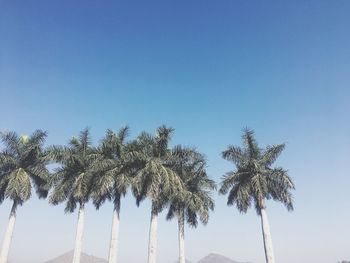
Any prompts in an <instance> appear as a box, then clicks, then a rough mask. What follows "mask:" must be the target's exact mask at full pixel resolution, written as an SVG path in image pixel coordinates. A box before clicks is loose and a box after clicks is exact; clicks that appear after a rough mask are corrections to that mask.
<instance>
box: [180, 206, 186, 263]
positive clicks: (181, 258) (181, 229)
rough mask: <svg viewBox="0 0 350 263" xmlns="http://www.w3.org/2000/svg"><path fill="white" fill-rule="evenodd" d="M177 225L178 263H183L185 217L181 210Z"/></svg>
mask: <svg viewBox="0 0 350 263" xmlns="http://www.w3.org/2000/svg"><path fill="white" fill-rule="evenodd" d="M178 225H179V263H185V260H186V259H185V215H184V210H183V209H181V210H180V213H179V218H178Z"/></svg>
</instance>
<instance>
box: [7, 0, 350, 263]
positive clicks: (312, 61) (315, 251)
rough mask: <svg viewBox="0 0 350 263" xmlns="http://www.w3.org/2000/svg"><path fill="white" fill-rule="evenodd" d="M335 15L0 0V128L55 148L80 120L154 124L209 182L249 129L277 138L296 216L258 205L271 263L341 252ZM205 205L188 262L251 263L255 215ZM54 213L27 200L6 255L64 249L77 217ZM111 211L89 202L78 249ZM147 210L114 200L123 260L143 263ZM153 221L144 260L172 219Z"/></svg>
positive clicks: (345, 22)
mask: <svg viewBox="0 0 350 263" xmlns="http://www.w3.org/2000/svg"><path fill="white" fill-rule="evenodd" d="M72 2H74V3H72ZM349 13H350V1H347V0H344V1H342V0H339V1H322V0H317V1H316V0H314V1H289V2H287V1H267V2H266V1H238V0H237V1H233V0H231V1H228V0H222V1H208V0H191V1H188V0H186V1H185V0H178V1H164V0H162V1H152V0H150V1H133V0H129V1H103V2H101V1H44V0H37V1H16V0H11V1H9V0H0V98H1V101H0V130H15V131H17V132H19V133H21V134H27V133H31V132H32V131H33V130H35V129H37V128H41V129H44V130H47V131H48V132H49V138H48V144H53V143H57V144H64V143H66V142H67V140H68V138H70V137H71V136H72V135H75V134H77V133H78V132H79V131H80V130H81V129H83V128H84V127H86V126H90V127H91V131H92V134H93V138H94V141H95V142H98V140H99V139H100V138H101V137H102V136H103V134H104V131H105V130H106V128H112V129H118V128H120V127H121V126H122V125H125V124H128V125H130V127H131V129H132V133H131V137H135V136H137V134H138V133H139V132H140V131H142V130H147V131H149V132H153V131H154V129H155V128H156V127H157V126H159V125H160V124H163V123H164V124H167V125H170V126H172V127H174V128H175V129H176V133H175V136H174V139H173V143H174V144H178V143H181V144H189V145H194V146H197V148H198V149H199V150H200V151H202V152H203V153H205V154H206V156H207V159H208V165H209V167H208V170H209V172H210V174H211V176H212V178H214V179H215V180H217V181H219V179H220V177H221V175H223V174H224V173H225V172H226V171H228V170H230V169H232V168H233V167H232V166H231V164H230V163H228V162H226V161H224V160H222V159H221V157H220V153H221V151H222V150H224V149H225V148H226V146H227V145H228V144H240V134H241V129H242V128H243V127H244V126H249V127H251V128H253V129H255V131H256V133H257V138H258V140H259V141H260V143H261V144H262V145H265V144H269V143H280V142H286V144H287V148H286V150H285V152H284V153H283V155H282V156H281V158H280V159H279V161H278V164H279V165H283V166H284V167H286V168H287V169H289V172H290V175H291V176H292V177H293V178H294V180H295V183H296V186H297V191H296V192H295V212H293V213H288V212H287V211H286V210H285V209H284V208H283V207H282V206H281V205H280V204H274V203H271V202H269V203H268V212H269V217H270V223H271V229H272V236H273V242H274V246H275V252H276V258H277V261H278V262H283V263H295V262H298V263H308V262H318V263H331V262H337V261H338V260H341V259H350V251H349V236H350V227H349V217H350V202H349V194H348V193H349V190H348V189H349V185H350V176H349V166H348V164H349V158H350V121H349V113H350V107H349V100H350V48H349V47H350V16H349ZM215 199H216V202H217V205H216V211H215V213H214V214H213V215H212V216H211V220H210V222H209V225H208V226H207V227H202V226H200V227H198V229H196V230H191V229H187V233H186V238H187V240H186V242H187V247H186V249H187V256H188V258H189V259H190V260H193V261H196V260H198V259H199V258H201V257H203V256H205V255H206V254H208V253H210V252H217V253H221V254H223V255H226V256H229V257H231V258H233V259H235V260H241V261H252V262H255V263H263V262H264V254H263V243H262V237H261V229H260V221H259V218H258V217H257V216H256V214H255V212H254V211H253V210H252V211H250V212H249V213H248V214H246V215H240V214H239V213H238V212H237V211H236V210H235V209H234V208H231V207H230V208H229V207H227V206H226V198H225V197H222V196H216V197H215ZM63 209H64V207H63V206H58V207H50V206H49V205H48V204H47V202H46V201H38V200H37V199H36V198H33V199H32V200H30V201H29V202H28V203H26V204H25V205H24V206H23V207H22V208H21V209H20V210H19V211H18V221H17V225H16V229H15V234H14V239H13V246H12V248H11V253H10V260H11V262H14V263H38V262H42V261H44V260H46V259H48V258H51V257H53V256H56V255H59V254H61V253H63V252H65V251H67V250H70V249H71V248H72V247H73V242H74V235H75V225H76V214H73V215H65V214H64V212H63ZM111 209H112V207H111V205H110V204H107V205H105V206H104V207H103V208H102V209H101V210H100V211H99V212H96V211H95V210H94V208H93V207H92V206H88V208H87V215H86V231H85V237H84V238H85V239H84V251H87V252H89V253H92V254H95V255H99V256H102V257H107V253H108V243H109V231H110V223H111V220H110V219H111V216H112V215H111ZM9 210H10V203H9V202H5V203H4V204H3V205H1V206H0V238H1V239H2V238H3V236H4V232H5V227H6V223H7V217H8V213H9ZM149 210H150V205H149V203H148V202H145V203H143V204H142V205H141V207H140V208H136V206H135V204H134V200H133V198H132V197H131V196H130V195H129V196H128V197H127V198H126V199H125V201H124V202H123V203H122V211H121V213H122V214H121V216H122V223H121V224H122V225H121V235H120V241H121V243H120V259H121V262H124V263H141V262H145V259H146V254H147V238H148V224H149V212H150V211H149ZM161 217H162V219H161V221H160V224H159V251H158V252H159V253H158V258H159V262H160V263H171V262H173V261H174V260H176V258H177V232H176V231H177V228H176V223H175V222H166V221H165V220H164V215H163V214H162V216H161Z"/></svg>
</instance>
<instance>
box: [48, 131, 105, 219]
mask: <svg viewBox="0 0 350 263" xmlns="http://www.w3.org/2000/svg"><path fill="white" fill-rule="evenodd" d="M49 156H50V158H51V159H53V160H54V161H56V162H57V163H58V164H59V165H60V166H59V167H58V168H57V169H56V171H55V173H54V175H53V178H52V184H53V192H52V193H51V195H50V203H51V204H53V205H57V204H59V203H62V202H65V201H66V202H67V204H66V208H65V211H66V212H73V211H74V210H75V208H76V207H77V204H80V205H83V204H84V203H86V202H88V201H89V198H90V194H91V189H92V182H93V173H92V170H93V165H94V164H95V163H96V162H95V161H96V160H97V157H98V154H97V152H96V149H95V148H94V147H92V145H91V139H90V135H89V130H88V129H85V130H83V131H82V132H81V133H80V135H79V137H78V138H75V137H73V138H72V139H71V140H70V141H69V145H68V146H52V147H50V148H49Z"/></svg>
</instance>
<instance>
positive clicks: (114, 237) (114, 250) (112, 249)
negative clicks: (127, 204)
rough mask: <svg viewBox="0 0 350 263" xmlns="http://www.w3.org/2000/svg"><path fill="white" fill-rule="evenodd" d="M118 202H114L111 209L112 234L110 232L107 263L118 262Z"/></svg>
mask: <svg viewBox="0 0 350 263" xmlns="http://www.w3.org/2000/svg"><path fill="white" fill-rule="evenodd" d="M119 213H120V200H117V201H115V204H114V208H113V218H112V232H111V242H110V246H109V257H108V262H109V263H117V261H118V236H119V222H120V217H119Z"/></svg>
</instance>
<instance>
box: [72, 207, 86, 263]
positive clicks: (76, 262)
mask: <svg viewBox="0 0 350 263" xmlns="http://www.w3.org/2000/svg"><path fill="white" fill-rule="evenodd" d="M84 216H85V211H84V204H83V203H81V204H80V207H79V213H78V225H77V233H76V237H75V249H74V256H73V263H80V255H81V249H82V245H83V232H84Z"/></svg>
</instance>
